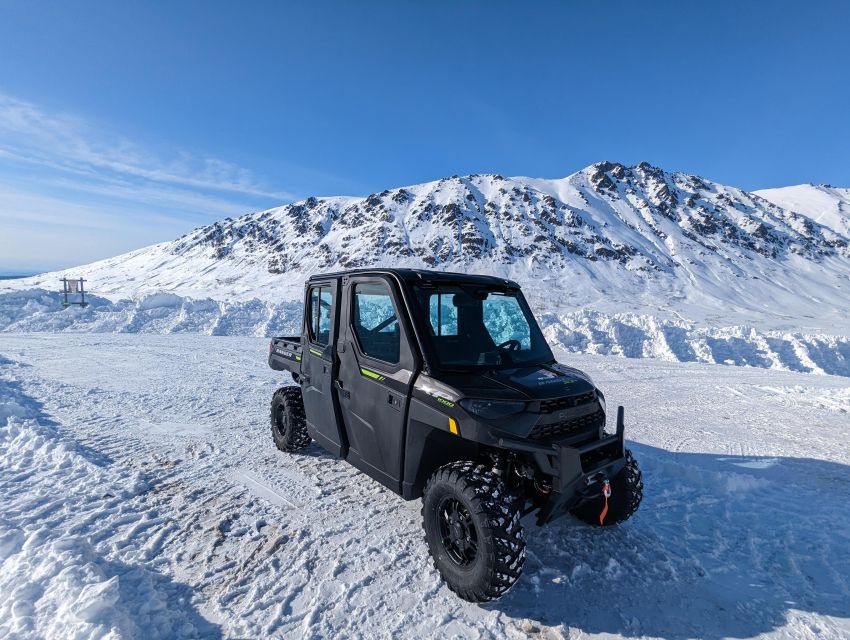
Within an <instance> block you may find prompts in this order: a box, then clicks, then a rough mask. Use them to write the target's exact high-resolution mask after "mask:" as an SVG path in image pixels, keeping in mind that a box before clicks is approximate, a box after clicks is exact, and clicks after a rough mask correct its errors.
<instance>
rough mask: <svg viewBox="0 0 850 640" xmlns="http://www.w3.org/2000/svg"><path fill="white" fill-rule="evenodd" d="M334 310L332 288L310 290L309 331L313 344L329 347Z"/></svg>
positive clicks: (313, 288)
mask: <svg viewBox="0 0 850 640" xmlns="http://www.w3.org/2000/svg"><path fill="white" fill-rule="evenodd" d="M332 309H333V293H332V292H331V289H330V287H312V288H311V289H310V307H309V309H308V317H309V320H308V323H307V329H308V330H309V333H310V339H311V340H312V341H313V342H317V343H319V344H321V345H327V344H328V342H329V341H330V337H331V311H332Z"/></svg>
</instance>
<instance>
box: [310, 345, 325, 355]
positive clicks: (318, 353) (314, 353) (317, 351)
mask: <svg viewBox="0 0 850 640" xmlns="http://www.w3.org/2000/svg"><path fill="white" fill-rule="evenodd" d="M310 353H312V354H313V355H314V356H321V355H322V352H321V351H319V350H318V349H314V348H313V347H310Z"/></svg>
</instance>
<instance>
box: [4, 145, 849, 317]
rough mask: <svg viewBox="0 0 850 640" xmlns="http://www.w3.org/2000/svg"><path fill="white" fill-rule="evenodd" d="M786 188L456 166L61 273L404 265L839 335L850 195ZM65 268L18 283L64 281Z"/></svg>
mask: <svg viewBox="0 0 850 640" xmlns="http://www.w3.org/2000/svg"><path fill="white" fill-rule="evenodd" d="M793 189H798V188H796V187H792V188H789V189H788V190H779V191H782V192H783V194H784V193H785V192H787V191H790V190H793ZM775 191H776V190H771V191H770V192H764V193H763V195H761V196H760V195H756V194H753V193H747V192H745V191H743V190H741V189H738V188H735V187H729V186H724V185H721V184H717V183H715V182H711V181H709V180H705V179H703V178H699V177H696V176H692V175H687V174H683V173H668V172H665V171H662V170H661V169H658V168H656V167H653V166H651V165H649V164H648V163H645V162H644V163H640V164H638V165H636V166H632V167H627V166H624V165H622V164H618V163H611V162H601V163H597V164H594V165H591V166H589V167H587V168H585V169H583V170H581V171H578V172H577V173H574V174H572V175H570V176H568V177H566V178H563V179H558V180H543V179H532V178H521V177H520V178H505V177H503V176H500V175H471V176H463V177H459V176H452V177H449V178H444V179H442V180H437V181H435V182H429V183H425V184H420V185H415V186H410V187H401V188H395V189H389V190H386V191H383V192H381V193H375V194H372V195H369V196H368V197H365V198H352V197H325V198H316V197H312V198H308V199H306V200H304V201H301V202H296V203H293V204H289V205H285V206H282V207H278V208H275V209H270V210H268V211H262V212H258V213H251V214H248V215H245V216H242V217H240V218H237V219H227V220H223V221H221V222H217V223H215V224H212V225H208V226H206V227H201V228H199V229H196V230H194V231H192V232H191V233H189V234H187V235H185V236H183V237H182V238H179V239H177V240H174V241H172V242H166V243H162V244H159V245H155V246H152V247H147V248H144V249H140V250H137V251H134V252H131V253H127V254H124V255H121V256H117V257H115V258H111V259H108V260H103V261H101V262H96V263H94V264H91V265H88V266H85V267H80V268H77V269H73V270H69V271H67V272H64V273H67V274H68V275H71V276H75V277H78V276H84V277H86V278H87V279H88V280H89V283H88V287H89V289H90V290H92V291H93V292H96V293H97V294H99V295H102V296H106V297H108V298H113V299H114V298H120V297H133V298H138V297H140V296H143V295H145V294H149V293H152V292H161V291H167V292H170V293H173V294H177V295H181V296H189V297H193V298H207V297H209V298H212V299H216V300H234V301H247V300H250V299H261V300H264V301H267V302H281V301H294V300H297V299H298V298H299V297H300V295H301V290H302V284H303V281H304V279H305V277H306V276H308V275H309V274H312V273H315V272H320V271H327V270H337V269H347V268H354V267H364V266H392V265H403V266H411V267H425V268H432V269H440V270H462V271H472V272H481V273H494V274H499V275H505V276H507V277H511V278H514V279H516V280H518V281H519V282H521V283H522V284H523V285H525V286H526V287H527V289H528V295H529V297H530V299H531V300H532V303H533V304H534V305H535V306H536V307H537V308H538V310H539V311H557V312H562V313H563V312H568V311H577V310H580V309H584V308H589V309H592V310H594V311H601V312H604V313H608V314H610V313H623V312H630V313H642V314H649V315H655V316H662V317H665V318H687V319H689V320H694V321H697V322H704V323H707V324H709V325H717V324H718V322H722V323H724V324H730V323H736V322H737V323H748V324H751V325H753V324H755V325H757V326H760V327H762V328H774V329H776V328H779V329H801V328H805V329H807V330H816V331H821V330H823V331H827V332H830V331H832V332H834V331H836V330H837V328H840V327H844V326H845V318H846V315H847V313H848V312H850V296H848V295H847V292H848V289H850V232H848V231H847V229H846V228H845V226H842V224H839V223H838V222H836V219H837V218H836V216H839V215H844V213H843V212H845V211H846V210H845V209H842V207H844V206H845V205H844V204H841V202H844V201H840V202H839V204H838V205H836V206H837V207H838V209H837V211H838V213H834V212H833V214H830V215H827V214H826V213H824V214H822V215H820V214H812V213H810V212H809V211H808V210H807V208H808V203H809V202H813V201H814V200H813V198H809V199H808V200H805V199H801V200H800V203H802V204H803V205H806V206H797V205H796V203H797V201H796V200H795V201H794V202H793V204H794V206H793V207H791V208H788V206H781V205H784V204H785V203H789V206H790V204H792V202H791V200H790V199H788V198H785V197H784V195H782V194H776V193H775ZM833 191H834V192H836V193H840V192H841V190H833ZM830 193H832V192H830ZM843 193H844V195H845V196H846V193H847V190H844V191H843ZM780 195H782V197H780ZM771 200H776V201H777V202H778V203H779V204H775V203H774V202H772V201H771ZM830 211H831V210H830ZM843 219H844V220H845V221H846V215H845V217H844V218H843ZM818 220H820V222H819V221H818ZM64 273H52V274H46V275H44V276H39V277H36V278H31V279H27V280H24V281H19V282H17V283H16V284H14V285H9V286H13V287H15V288H20V287H22V286H27V287H32V286H42V287H45V288H49V289H54V288H55V287H56V282H57V278H58V277H61V275H64Z"/></svg>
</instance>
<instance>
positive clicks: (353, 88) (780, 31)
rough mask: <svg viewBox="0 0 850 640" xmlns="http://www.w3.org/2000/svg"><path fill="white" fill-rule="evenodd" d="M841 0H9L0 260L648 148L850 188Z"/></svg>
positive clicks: (750, 183)
mask: <svg viewBox="0 0 850 640" xmlns="http://www.w3.org/2000/svg"><path fill="white" fill-rule="evenodd" d="M848 24H850V7H848V5H847V4H846V3H841V2H834V3H830V2H822V3H816V2H810V3H801V2H794V3H791V2H734V3H733V2H712V3H688V2H685V3H683V2H648V3H638V2H604V1H595V2H589V1H583V2H567V1H561V2H541V3H533V2H523V3H518V2H510V3H509V2H436V1H434V2H419V3H416V2H393V3H389V2H387V3H380V2H345V3H339V4H335V3H329V2H313V3H292V4H288V3H283V2H269V3H263V2H248V3H234V2H190V1H181V2H145V3H143V2H105V1H102V2H66V3H56V2H41V1H29V2H6V3H2V4H0V273H10V272H34V271H40V270H45V269H54V268H58V267H65V266H71V265H74V264H80V263H83V262H89V261H92V260H95V259H100V258H104V257H108V256H110V255H114V254H116V253H120V252H123V251H127V250H129V249H132V248H136V247H141V246H144V245H146V244H150V243H153V242H158V241H162V240H168V239H171V238H173V237H176V236H178V235H180V234H182V233H184V232H186V231H188V230H189V229H191V228H193V227H195V226H198V225H200V224H204V223H207V222H211V221H213V220H217V219H220V218H223V217H227V216H236V215H240V214H242V213H246V212H249V211H252V210H256V209H260V208H264V207H269V206H273V205H276V204H280V203H283V202H287V201H290V200H292V199H298V198H303V197H307V196H309V195H314V194H315V195H334V194H354V195H356V194H362V195H366V194H368V193H370V192H374V191H380V190H382V189H384V188H387V187H392V186H398V185H403V184H412V183H417V182H422V181H425V180H431V179H435V178H438V177H442V176H445V175H451V174H464V173H475V172H498V173H503V174H506V175H532V176H540V177H550V178H554V177H560V176H564V175H567V174H569V173H572V172H573V171H576V170H578V169H580V168H582V167H584V166H586V165H588V164H591V163H593V162H596V161H598V160H602V159H608V160H616V161H620V162H625V163H629V164H631V163H636V162H638V161H640V160H648V161H650V162H652V163H653V164H656V165H658V166H661V167H663V168H665V169H669V170H680V171H687V172H692V173H697V174H700V175H703V176H706V177H709V178H711V179H714V180H718V181H720V182H725V183H729V184H735V185H738V186H742V187H744V188H748V189H755V188H761V187H773V186H781V185H786V184H796V183H801V182H816V183H820V182H827V183H831V184H837V185H844V186H850V116H848V114H850V108H848V105H850V37H848V35H847V25H848Z"/></svg>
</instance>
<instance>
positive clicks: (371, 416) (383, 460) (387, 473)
mask: <svg viewBox="0 0 850 640" xmlns="http://www.w3.org/2000/svg"><path fill="white" fill-rule="evenodd" d="M397 296H398V293H397V291H396V289H395V287H394V285H393V283H392V282H391V281H390V280H388V279H384V278H375V277H369V278H350V280H349V282H348V284H347V285H346V286H345V287H344V291H343V309H342V313H341V321H340V326H341V329H340V331H341V336H340V338H341V340H340V344H341V347H340V349H338V355H339V362H340V369H339V382H340V384H341V386H339V385H338V386H337V394H338V397H339V398H340V404H341V407H342V415H343V420H344V422H345V426H346V432H347V434H348V438H349V443H350V448H349V452H348V460H349V461H350V462H351V463H352V464H354V465H355V466H357V467H358V468H359V469H361V470H363V471H364V472H366V473H368V474H369V475H370V476H372V477H373V478H375V479H376V480H378V481H380V482H381V483H382V484H384V485H386V486H388V487H389V488H391V489H392V490H393V491H396V492H400V491H401V480H402V477H401V476H402V463H403V448H404V438H405V416H406V408H407V401H408V398H409V397H410V384H411V379H412V377H413V373H412V372H413V371H414V370H415V366H416V360H415V355H414V353H413V351H412V349H411V347H410V344H409V342H408V330H407V327H406V326H405V323H404V322H403V320H402V321H400V320H399V314H400V309H401V306H400V305H399V301H398V298H397ZM393 316H394V318H395V319H393ZM382 358H384V359H382Z"/></svg>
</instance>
